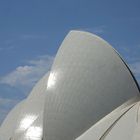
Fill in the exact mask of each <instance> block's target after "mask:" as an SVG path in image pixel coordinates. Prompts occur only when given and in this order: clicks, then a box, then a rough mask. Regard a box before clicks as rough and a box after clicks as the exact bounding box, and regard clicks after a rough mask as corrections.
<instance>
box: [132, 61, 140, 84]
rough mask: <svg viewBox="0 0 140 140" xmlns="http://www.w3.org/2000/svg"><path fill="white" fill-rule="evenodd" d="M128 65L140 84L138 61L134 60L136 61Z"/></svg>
mask: <svg viewBox="0 0 140 140" xmlns="http://www.w3.org/2000/svg"><path fill="white" fill-rule="evenodd" d="M130 67H131V70H132V72H133V73H134V75H135V76H136V79H137V80H138V82H139V84H140V61H136V62H134V63H132V64H130Z"/></svg>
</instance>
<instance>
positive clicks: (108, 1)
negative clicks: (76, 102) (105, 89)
mask: <svg viewBox="0 0 140 140" xmlns="http://www.w3.org/2000/svg"><path fill="white" fill-rule="evenodd" d="M72 29H78V30H84V31H90V32H92V33H95V34H97V35H99V36H101V37H102V38H104V39H105V40H107V41H108V42H109V43H110V44H111V45H112V46H113V47H115V49H117V51H118V52H119V53H120V54H121V55H122V56H123V58H124V59H125V60H126V61H127V63H128V64H129V65H130V67H131V69H132V71H133V72H134V74H135V76H136V78H137V80H138V81H139V83H140V1H139V0H133V1H132V0H116V1H115V0H114V1H113V0H104V1H101V0H69V1H68V0H59V1H54V0H0V66H1V67H0V123H1V122H2V120H3V119H4V117H5V116H6V114H7V113H8V112H9V110H10V109H11V108H12V107H13V106H14V105H15V104H17V103H18V102H19V101H20V100H22V99H24V98H25V97H26V96H27V95H28V94H29V91H30V90H31V89H32V87H33V85H34V84H35V83H36V81H37V80H39V79H40V78H41V77H42V76H43V75H44V74H45V73H46V72H47V71H48V70H49V69H50V66H51V64H52V62H53V58H54V56H55V54H56V52H57V50H58V48H59V46H60V44H61V42H62V40H63V39H64V37H65V36H66V34H67V33H68V32H69V30H72Z"/></svg>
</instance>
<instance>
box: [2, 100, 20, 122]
mask: <svg viewBox="0 0 140 140" xmlns="http://www.w3.org/2000/svg"><path fill="white" fill-rule="evenodd" d="M18 102H19V100H14V99H6V98H0V124H1V123H2V121H3V120H4V118H5V117H6V115H7V114H8V112H9V111H10V110H11V109H12V108H13V107H14V106H15V105H16V104H17V103H18Z"/></svg>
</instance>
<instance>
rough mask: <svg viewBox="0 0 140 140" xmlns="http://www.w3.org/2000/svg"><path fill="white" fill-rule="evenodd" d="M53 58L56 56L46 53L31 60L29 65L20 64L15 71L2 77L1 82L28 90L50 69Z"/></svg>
mask: <svg viewBox="0 0 140 140" xmlns="http://www.w3.org/2000/svg"><path fill="white" fill-rule="evenodd" d="M53 59H54V57H52V56H49V55H44V56H40V57H38V58H37V59H36V60H30V61H28V63H27V65H24V66H18V67H17V68H16V69H15V70H14V71H12V72H10V73H8V74H7V75H5V76H4V77H2V78H1V79H0V83H3V84H8V85H10V86H13V87H16V88H20V89H22V90H24V91H25V92H27V91H29V90H30V89H31V88H32V87H33V86H34V84H35V83H36V82H37V81H38V80H39V79H40V78H41V77H42V76H43V75H44V74H45V73H46V72H47V71H49V70H50V67H51V65H52V62H53ZM26 94H27V93H26Z"/></svg>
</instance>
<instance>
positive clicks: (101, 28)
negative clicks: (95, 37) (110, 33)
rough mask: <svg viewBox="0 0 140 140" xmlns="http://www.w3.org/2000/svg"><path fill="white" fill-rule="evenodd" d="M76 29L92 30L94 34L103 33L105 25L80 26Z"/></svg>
mask: <svg viewBox="0 0 140 140" xmlns="http://www.w3.org/2000/svg"><path fill="white" fill-rule="evenodd" d="M78 30H82V31H88V32H92V33H94V34H103V33H105V26H103V25H102V26H97V27H89V28H81V29H78Z"/></svg>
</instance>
